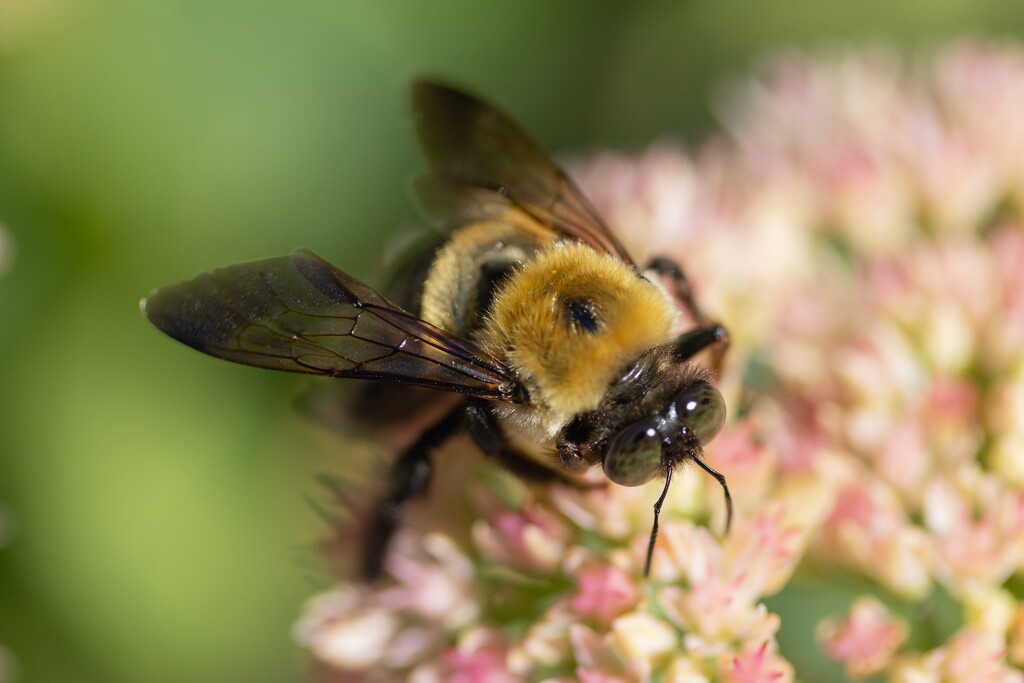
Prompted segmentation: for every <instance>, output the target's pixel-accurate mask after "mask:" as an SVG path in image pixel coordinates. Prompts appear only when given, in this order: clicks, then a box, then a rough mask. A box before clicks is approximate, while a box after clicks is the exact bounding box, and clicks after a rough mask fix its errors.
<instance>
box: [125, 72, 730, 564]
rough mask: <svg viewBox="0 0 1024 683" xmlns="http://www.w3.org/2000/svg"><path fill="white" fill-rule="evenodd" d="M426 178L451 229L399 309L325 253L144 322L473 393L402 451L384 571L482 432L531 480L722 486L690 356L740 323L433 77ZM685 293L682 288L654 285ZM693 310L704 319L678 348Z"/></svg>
mask: <svg viewBox="0 0 1024 683" xmlns="http://www.w3.org/2000/svg"><path fill="white" fill-rule="evenodd" d="M412 108H413V112H414V115H415V119H416V131H417V134H418V137H419V141H420V145H421V147H422V149H423V152H424V154H425V156H426V160H427V163H428V167H429V171H428V172H427V173H426V174H424V175H423V176H421V177H419V178H418V179H417V180H416V182H415V185H414V189H415V194H416V196H417V198H418V199H419V202H420V204H421V208H422V210H423V213H424V216H425V217H426V218H427V219H428V220H429V222H430V223H432V224H433V225H434V226H435V227H437V228H439V229H440V232H441V234H442V235H444V236H445V239H444V241H443V242H442V243H441V244H440V246H438V247H437V248H436V249H435V250H434V251H432V252H430V253H429V255H428V256H429V258H427V259H426V260H424V261H423V263H424V267H423V268H422V269H421V270H425V276H424V277H423V279H422V283H421V285H420V286H419V287H418V292H417V295H416V296H415V297H413V298H411V299H410V301H408V302H403V303H404V304H405V305H404V306H400V305H398V304H396V303H393V302H392V301H390V300H389V299H387V298H385V297H384V296H382V295H381V294H379V293H378V292H377V291H375V290H373V289H371V288H370V287H368V286H367V285H365V284H363V283H362V282H359V281H358V280H356V279H354V278H352V277H350V276H349V275H346V274H345V273H343V272H342V271H340V270H338V269H337V268H335V267H334V266H332V265H331V264H329V263H328V262H327V261H325V260H323V259H321V258H320V257H318V256H316V255H315V254H313V253H312V252H309V251H304V250H303V251H298V252H295V253H294V254H292V255H291V256H285V257H281V258H274V259H269V260H265V261H257V262H253V263H245V264H241V265H235V266H229V267H226V268H221V269H218V270H214V271H212V272H210V273H206V274H203V275H199V276H198V277H196V278H195V279H193V280H189V281H187V282H182V283H179V284H175V285H171V286H168V287H164V288H161V289H158V290H156V291H154V292H153V293H152V294H151V295H150V296H149V297H148V298H146V299H143V300H142V302H141V308H142V312H143V314H144V315H145V316H146V317H147V318H148V319H149V320H150V322H152V323H153V324H154V325H155V326H156V327H157V328H159V329H160V330H161V331H163V332H164V333H166V334H167V335H169V336H171V337H173V338H174V339H177V340H178V341H180V342H182V343H184V344H187V345H188V346H191V347H192V348H195V349H198V350H199V351H202V352H203V353H207V354H209V355H211V356H216V357H218V358H223V359H225V360H229V361H233V362H236V363H243V364H246V365H252V366H256V367H261V368H269V369H273V370H284V371H289V372H300V373H307V374H313V375H327V376H332V377H351V378H357V379H366V380H376V381H377V382H386V383H396V384H405V385H418V386H421V387H427V388H429V389H434V390H440V391H445V392H455V393H456V394H461V395H462V399H461V400H460V401H458V402H457V403H456V407H455V408H454V409H453V410H452V411H451V412H450V413H448V414H447V415H446V416H445V417H444V418H443V419H441V420H440V421H439V422H437V423H436V424H434V425H433V426H431V427H429V428H428V429H426V430H425V432H424V433H423V434H422V435H421V436H420V437H419V438H418V440H417V441H416V442H415V443H413V445H412V446H410V447H409V448H408V449H407V450H405V451H404V452H403V453H402V454H400V455H399V457H398V458H397V459H396V461H395V463H394V465H393V471H392V481H391V484H390V489H389V490H388V492H387V494H386V495H385V497H384V499H383V500H382V501H380V504H379V506H378V507H377V512H376V514H375V517H374V520H373V522H372V529H371V533H370V534H369V537H370V542H369V544H368V546H367V547H366V549H365V552H364V557H363V558H362V572H363V574H364V576H365V577H366V578H373V577H375V576H378V575H379V574H380V572H381V565H382V561H383V557H384V554H385V551H386V547H387V542H388V538H389V537H390V536H391V535H392V533H393V532H394V530H395V529H396V528H397V525H398V524H399V522H400V518H401V510H402V505H403V504H404V503H405V502H406V501H407V500H409V499H410V498H412V497H413V496H417V495H420V494H422V493H424V492H425V490H426V488H427V485H428V483H429V479H430V471H431V461H430V457H431V451H433V450H434V449H435V448H436V447H437V446H439V445H440V444H441V443H443V442H444V441H445V440H446V439H447V438H448V437H449V436H451V435H452V434H453V433H455V432H456V431H457V430H466V431H468V433H469V434H470V435H471V436H472V438H473V440H474V441H475V443H476V445H477V446H478V447H479V448H480V450H481V451H482V452H483V453H484V454H485V455H487V456H490V457H492V458H494V459H496V460H497V461H498V462H500V463H501V464H502V465H504V466H505V467H507V468H508V469H509V470H511V471H512V472H514V473H517V474H519V475H520V476H522V477H524V478H526V479H531V480H553V479H566V480H574V479H575V473H579V472H581V471H583V470H585V469H588V468H590V467H592V466H595V465H598V464H600V465H601V467H602V468H603V471H604V474H605V475H606V476H607V478H608V479H609V480H611V481H612V482H614V483H616V484H620V485H623V486H639V485H641V484H645V483H647V482H648V481H650V480H651V479H653V478H654V477H656V476H664V477H665V487H664V489H663V491H662V493H661V496H660V497H659V498H658V500H657V502H656V503H655V505H654V524H653V527H652V531H651V536H650V542H649V544H648V550H647V560H646V565H645V574H647V573H649V571H650V564H651V556H652V554H653V551H654V545H655V540H656V538H657V532H658V515H659V513H660V510H661V505H662V503H663V501H664V499H665V496H666V494H667V493H668V488H669V484H670V483H671V478H672V473H673V471H674V470H675V469H676V468H677V467H679V466H680V465H681V464H683V463H684V462H686V461H693V462H694V463H696V464H697V465H698V466H700V467H701V468H702V469H704V470H705V471H706V472H708V473H709V474H710V475H711V476H712V477H714V478H715V479H716V480H717V481H718V483H719V484H720V485H721V487H722V489H723V492H724V495H725V500H726V506H727V520H726V529H727V530H728V526H729V522H730V521H731V518H732V501H731V498H730V496H729V489H728V487H727V486H726V482H725V478H724V477H723V476H722V475H721V474H719V473H718V472H716V471H715V470H713V469H712V468H711V467H709V466H708V465H707V463H705V462H704V460H703V457H702V446H703V444H705V443H707V442H708V441H709V440H710V439H712V438H713V437H714V436H715V434H717V433H718V431H719V430H720V429H721V427H722V425H723V424H724V422H725V402H724V400H723V398H722V395H721V394H720V393H719V391H718V390H717V389H716V388H715V387H714V385H713V384H712V379H713V373H712V371H711V370H710V369H708V368H707V367H704V366H702V365H699V364H697V363H695V362H693V360H692V359H693V357H694V356H695V355H696V354H698V353H700V352H701V351H703V350H705V349H710V350H711V352H712V353H711V356H712V358H713V362H712V363H711V365H712V366H717V365H718V363H719V362H720V360H721V357H722V354H723V353H724V351H725V349H726V347H727V344H728V335H727V333H726V331H725V329H724V328H723V327H722V326H720V325H718V324H716V323H714V322H712V321H711V320H710V319H709V318H707V317H706V316H705V315H704V314H703V312H701V310H700V309H699V308H698V306H697V305H696V303H695V301H694V298H693V296H692V292H691V290H690V287H689V285H688V283H687V280H686V277H685V275H684V274H683V271H682V270H681V269H680V268H679V267H678V266H677V265H676V264H675V263H673V262H672V261H670V260H667V259H655V260H654V261H653V262H652V263H650V264H649V266H648V267H647V268H646V269H644V270H641V269H640V268H639V267H638V266H637V265H636V264H635V263H634V262H633V260H632V259H631V258H630V257H629V255H628V254H627V253H626V250H625V249H624V248H623V246H622V244H621V243H620V242H619V240H618V239H617V238H616V237H615V235H614V234H613V233H612V232H611V231H610V230H609V229H608V228H607V226H606V225H605V223H604V222H603V221H602V220H601V218H600V217H599V216H598V215H597V213H596V212H595V210H594V209H593V208H592V207H591V206H590V204H589V203H588V202H587V200H586V199H585V198H584V197H583V194H582V193H581V192H580V191H579V190H578V189H577V188H576V187H575V185H573V183H572V182H571V181H570V180H569V178H568V176H567V175H566V174H565V173H564V172H563V171H562V170H561V169H560V168H559V167H558V166H557V165H556V164H555V163H553V162H552V161H551V160H550V159H549V158H548V157H547V155H546V154H545V153H544V152H543V151H542V150H541V149H540V147H539V146H538V145H537V144H536V143H535V142H534V141H533V140H532V139H531V138H530V137H529V136H528V135H527V134H526V133H525V132H523V131H522V130H521V129H520V128H519V127H518V126H517V125H516V124H515V123H513V122H512V121H511V120H509V119H508V118H507V117H506V116H504V115H503V114H501V113H500V112H499V111H498V110H496V109H495V108H493V107H492V106H490V105H488V104H486V103H484V102H482V101H481V100H479V99H477V98H475V97H473V96H471V95H468V94H466V93H463V92H460V91H458V90H455V89H452V88H450V87H447V86H445V85H441V84H438V83H433V82H418V83H416V84H415V85H414V86H413V89H412ZM662 281H663V282H665V283H668V284H667V285H665V286H662V285H661V284H656V283H660V282H662ZM681 309H685V310H686V311H688V313H689V314H690V316H691V318H692V319H693V320H695V321H696V325H697V326H696V327H695V328H694V329H691V330H689V331H686V332H684V333H682V334H680V335H678V336H673V332H672V330H673V327H674V326H675V325H676V323H677V320H678V318H679V316H680V314H681Z"/></svg>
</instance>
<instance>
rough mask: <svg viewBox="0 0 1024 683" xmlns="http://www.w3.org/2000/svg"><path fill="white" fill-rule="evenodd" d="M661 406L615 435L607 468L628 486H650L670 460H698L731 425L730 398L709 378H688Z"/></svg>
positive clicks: (608, 451) (614, 478)
mask: <svg viewBox="0 0 1024 683" xmlns="http://www.w3.org/2000/svg"><path fill="white" fill-rule="evenodd" d="M678 389H679V390H678V391H677V392H676V393H674V394H672V395H671V397H670V398H669V399H668V401H667V402H666V403H663V405H662V407H661V409H660V410H658V411H657V412H655V413H654V414H648V415H647V416H646V417H641V418H640V419H637V420H635V421H632V422H629V423H627V424H626V425H624V426H623V427H621V428H620V429H619V431H618V432H617V433H616V434H615V435H614V436H612V437H611V439H610V441H609V442H608V446H607V448H606V449H605V453H604V459H603V461H602V466H603V467H604V473H605V475H606V476H607V477H608V478H609V479H611V480H612V481H613V482H615V483H616V484H620V485H622V486H640V485H641V484H646V483H647V482H649V481H650V480H651V479H653V478H654V477H655V476H656V475H658V474H659V473H664V469H665V464H666V463H672V462H678V461H679V460H682V459H683V458H686V457H688V456H689V457H693V458H695V459H696V458H697V457H699V454H700V449H701V446H702V445H703V444H705V443H707V442H708V441H710V440H711V439H713V438H714V437H715V435H716V434H718V432H719V430H721V429H722V425H724V424H725V400H724V399H723V398H722V394H721V393H720V392H719V391H718V389H716V388H715V387H714V386H713V385H712V384H711V383H710V382H708V381H707V380H706V379H703V378H702V379H687V380H686V381H685V382H684V383H683V384H682V386H680V387H678Z"/></svg>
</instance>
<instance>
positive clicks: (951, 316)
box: [296, 43, 1024, 683]
mask: <svg viewBox="0 0 1024 683" xmlns="http://www.w3.org/2000/svg"><path fill="white" fill-rule="evenodd" d="M1022 111H1024V51H1022V50H1021V49H1020V48H1018V47H1016V46H1013V45H986V44H979V43H961V44H956V45H953V46H950V47H947V48H945V49H941V50H938V51H935V52H933V53H931V54H929V55H927V56H922V57H921V58H919V59H917V60H908V59H905V58H902V57H900V56H899V55H897V54H895V53H894V52H891V51H888V50H886V49H882V48H875V49H860V50H850V51H843V52H837V53H832V54H822V53H816V54H803V53H798V52H792V53H787V54H782V55H779V56H777V57H775V58H774V59H772V60H770V61H768V62H766V63H765V64H764V65H763V66H762V67H761V68H759V69H758V70H757V72H756V74H755V75H754V76H753V77H751V78H750V79H749V80H747V81H745V82H743V83H739V84H737V85H736V86H734V87H733V88H732V90H730V91H729V92H728V93H727V94H726V96H725V97H723V98H722V100H721V118H722V121H723V131H722V132H721V133H720V134H719V135H717V136H716V137H714V138H713V139H711V140H710V141H709V142H708V143H707V144H706V145H704V146H703V147H701V148H700V149H699V150H697V151H695V152H693V153H686V152H685V151H683V150H681V149H678V148H676V147H673V146H670V145H667V144H658V145H655V146H654V147H652V148H651V149H649V150H647V151H646V152H644V153H643V154H640V155H639V156H621V155H613V154H600V155H597V156H595V157H594V158H592V159H589V160H587V161H585V162H582V163H580V164H579V165H578V166H577V168H576V169H575V171H576V173H575V175H576V177H577V178H578V180H579V182H580V184H581V185H582V186H583V187H584V189H585V191H586V192H587V193H588V194H589V196H591V197H593V198H594V201H595V204H596V205H597V208H598V210H599V212H600V213H601V214H602V215H604V216H605V217H606V218H607V219H608V221H609V222H610V223H611V224H612V225H614V226H616V228H617V230H618V231H619V234H620V235H621V236H622V239H623V240H624V241H625V243H626V244H627V247H628V248H629V249H630V250H631V252H632V253H633V254H634V256H635V257H636V259H637V261H638V262H644V261H645V260H646V259H647V258H649V257H650V256H653V255H656V254H657V255H667V256H670V257H674V258H676V259H678V260H679V261H680V262H681V263H682V264H683V265H684V267H686V269H687V271H688V275H689V277H690V280H691V281H692V283H693V285H694V287H695V289H696V294H697V298H698V300H699V301H700V302H701V303H702V305H703V306H704V307H705V309H706V310H708V311H709V312H710V313H711V314H712V315H713V317H714V318H715V319H717V320H720V321H722V322H723V323H724V324H725V325H726V326H727V327H728V328H729V330H730V333H731V338H732V339H733V345H732V347H731V349H730V351H729V355H728V358H727V363H726V368H725V370H724V372H723V374H722V375H721V376H720V377H719V378H718V380H717V381H718V383H719V385H720V387H721V388H722V390H723V393H724V394H725V396H726V399H727V402H728V405H729V407H730V418H729V422H728V424H727V425H726V427H725V429H724V430H723V432H722V433H721V434H720V435H719V436H718V437H717V438H716V439H715V440H714V441H713V442H712V443H711V444H709V445H708V447H707V457H708V460H709V463H710V464H711V465H712V466H713V467H715V468H716V469H718V470H719V471H721V472H722V473H723V474H724V475H725V476H726V478H727V479H728V481H729V483H730V488H731V489H732V493H733V498H734V501H735V506H736V519H735V521H734V525H733V530H732V532H731V533H730V534H729V535H727V536H723V535H721V529H722V527H723V525H724V506H723V505H722V502H721V497H720V496H721V494H720V491H719V489H718V487H717V485H716V484H715V482H714V481H713V480H711V479H710V478H709V477H707V476H706V475H704V474H703V473H702V472H700V471H699V470H696V468H690V470H688V471H685V472H681V473H680V476H679V477H678V480H677V481H676V482H674V484H673V487H672V488H671V490H670V492H669V495H668V498H667V500H666V501H665V506H664V509H663V512H662V531H661V536H660V537H659V540H658V544H657V547H656V549H655V552H654V558H653V565H652V571H651V577H650V578H649V579H644V578H643V566H644V557H645V552H646V547H647V541H648V534H649V532H650V525H651V521H652V514H653V513H652V505H653V503H654V501H655V500H656V499H657V497H658V494H659V493H660V487H661V483H660V482H654V483H652V484H650V485H648V486H642V487H637V488H624V487H619V486H614V485H611V486H607V487H604V488H590V489H586V488H571V487H566V486H547V487H527V486H525V485H523V484H521V483H519V482H516V481H515V480H514V479H512V478H511V477H509V476H506V475H505V474H503V473H500V472H498V471H497V470H496V466H495V465H493V464H492V463H487V462H482V461H481V460H480V458H479V456H477V455H475V454H474V452H473V450H472V449H471V448H468V447H467V445H466V443H465V442H462V441H457V442H453V443H452V444H451V446H450V448H449V451H450V453H445V454H442V457H441V458H439V463H438V478H439V479H441V480H445V479H451V480H458V481H459V482H460V485H459V486H446V487H445V493H446V495H445V496H440V497H438V496H432V497H427V498H425V499H424V500H420V501H417V502H416V503H414V505H413V513H412V514H411V515H410V518H411V519H412V523H411V524H410V525H409V526H408V528H406V529H405V530H404V531H403V532H401V533H400V535H399V536H398V538H397V539H396V542H395V544H394V547H393V549H392V550H391V551H390V553H389V556H388V557H387V559H386V563H385V569H386V575H387V576H386V578H385V580H384V581H382V582H381V583H380V584H379V585H373V586H367V585H361V584H358V583H343V584H341V585H340V586H338V587H337V588H335V589H334V590H332V591H331V592H328V593H326V594H324V595H322V596H320V597H318V598H315V599H314V600H313V601H311V602H310V604H309V605H308V606H307V608H306V611H305V614H304V616H303V618H302V620H301V621H300V622H299V624H298V625H297V627H296V635H297V638H298V639H299V640H300V641H301V642H303V643H304V644H306V645H307V646H308V647H309V648H310V649H311V650H312V652H313V653H314V655H315V656H316V657H317V659H318V660H319V661H320V662H322V663H323V664H324V671H325V672H327V674H326V678H325V680H405V679H408V680H413V681H423V682H427V681H442V680H443V681H533V680H545V681H572V680H581V681H586V682H588V683H590V682H592V683H596V682H602V683H603V682H611V681H641V682H646V681H653V680H671V681H683V682H693V683H697V682H704V681H737V682H738V681H780V682H783V683H784V682H787V681H793V680H796V679H797V678H798V677H799V676H800V671H799V666H800V665H801V664H806V663H807V662H812V663H813V662H815V661H818V662H819V664H818V665H820V661H823V660H828V659H831V660H834V661H835V662H837V663H838V664H837V666H838V665H840V664H841V666H842V667H843V668H844V669H845V672H846V675H847V677H849V678H858V677H867V676H886V677H887V678H888V680H891V681H907V682H910V681H961V680H972V681H1000V682H1002V681H1008V682H1009V681H1021V680H1024V678H1022V675H1021V673H1020V671H1019V670H1018V669H1016V668H1015V667H1020V666H1022V665H1024V602H1022V598H1024V581H1022V579H1024V576H1022V575H1024V217H1022V213H1021V207H1024V117H1022V116H1021V115H1020V112H1022ZM439 483H443V481H442V482H435V485H437V484H439ZM453 511H456V512H458V513H460V514H455V513H453ZM355 526H356V528H355V530H353V531H352V532H351V533H352V534H356V533H357V532H358V525H355ZM343 535H344V534H343ZM808 593H811V594H813V595H815V596H820V598H821V599H820V600H816V601H815V606H814V607H813V608H807V607H806V606H805V607H798V606H797V605H798V602H799V601H798V599H797V596H799V595H806V594H808ZM844 596H845V597H844ZM854 596H860V597H857V598H856V599H854ZM844 605H845V607H844ZM940 608H941V609H940ZM808 609H810V612H811V613H813V614H815V615H816V616H815V619H816V621H817V623H818V626H817V629H816V632H815V633H811V632H807V631H801V630H800V628H801V625H800V624H801V619H800V618H792V617H793V615H797V616H799V617H802V618H803V619H804V620H806V614H807V613H808ZM815 609H817V610H818V612H814V610H815ZM939 611H943V612H944V613H945V614H947V615H952V616H951V617H950V618H947V619H946V620H945V621H944V622H942V623H941V624H939V623H938V622H936V621H935V618H936V617H934V614H935V613H936V612H939ZM803 628H806V627H805V626H804V627H803ZM815 635H816V637H815ZM818 665H815V666H818ZM331 676H333V678H331Z"/></svg>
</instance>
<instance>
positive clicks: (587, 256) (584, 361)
mask: <svg viewBox="0 0 1024 683" xmlns="http://www.w3.org/2000/svg"><path fill="white" fill-rule="evenodd" d="M580 301H585V302H587V306H588V307H589V308H588V309H587V310H588V311H590V312H592V313H593V316H588V317H586V318H585V320H584V322H586V323H588V324H587V325H580V324H574V317H573V315H572V312H571V308H569V309H567V306H571V304H569V303H567V302H580ZM676 316H677V311H676V308H675V306H674V305H673V303H672V301H671V300H670V299H669V297H668V296H667V295H666V294H665V292H664V291H663V290H661V289H660V288H658V287H656V286H655V285H653V284H651V283H650V282H649V281H647V280H645V279H644V278H642V277H640V276H639V275H638V274H637V272H636V271H635V270H633V269H632V268H631V267H630V266H629V265H627V264H625V263H623V262H622V261H620V260H619V259H617V258H615V257H614V256H611V255H608V254H604V253H601V252H598V251H596V250H594V249H593V248H591V247H588V246H586V245H583V244H580V243H576V242H569V243H563V244H559V245H557V246H555V247H553V248H551V249H549V250H547V251H545V252H543V253H542V254H540V255H539V256H537V257H536V258H534V259H532V260H531V261H529V262H527V263H526V264H525V265H524V266H523V267H522V268H520V269H518V270H517V271H515V273H514V274H513V275H512V276H511V277H510V278H509V279H508V281H507V282H506V283H504V284H503V285H502V287H501V288H500V289H499V290H498V292H497V294H496V295H495V298H494V302H493V305H492V307H491V310H490V314H489V316H488V318H487V320H486V322H485V326H484V329H483V330H482V331H481V335H480V339H481V341H482V343H483V345H484V347H485V348H486V349H487V350H488V351H489V352H490V353H492V354H493V355H495V356H496V357H498V358H500V359H502V360H503V361H504V362H505V363H506V364H508V365H509V366H510V367H511V368H513V369H514V370H516V372H518V373H519V378H520V380H521V381H522V382H523V384H524V385H525V386H526V388H527V390H528V391H529V392H530V402H531V403H532V404H534V405H536V406H543V407H544V408H546V409H548V410H551V411H554V412H555V413H560V414H562V415H571V414H575V413H579V412H582V411H586V410H591V409H593V408H596V407H597V405H598V403H600V401H601V399H602V397H603V396H604V395H605V393H606V392H607V391H608V387H609V385H610V384H611V383H612V381H613V380H615V379H616V378H617V377H618V376H619V374H621V372H622V371H623V369H624V368H625V367H626V365H627V364H628V363H631V362H632V361H633V360H635V359H636V358H638V357H639V356H640V354H641V353H643V352H644V351H646V350H647V349H650V348H651V347H653V346H656V345H658V344H661V343H664V342H666V341H668V340H669V338H670V332H671V330H672V326H673V324H674V323H675V320H676ZM593 321H596V324H589V323H591V322H593ZM577 323H578V320H577ZM588 328H589V329H588Z"/></svg>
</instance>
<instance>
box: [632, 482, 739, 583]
mask: <svg viewBox="0 0 1024 683" xmlns="http://www.w3.org/2000/svg"><path fill="white" fill-rule="evenodd" d="M716 474H717V473H716ZM718 476H722V475H720V474H719V475H718ZM723 481H724V480H723ZM671 483H672V466H671V465H669V466H668V469H666V470H665V488H664V489H663V490H662V491H661V496H660V497H659V498H658V502H656V503H655V504H654V526H653V527H651V540H650V542H648V544H647V562H646V563H645V564H644V577H648V576H650V575H651V558H652V557H654V542H655V541H656V540H658V515H660V514H661V504H662V503H664V502H665V496H667V495H668V485H669V484H671Z"/></svg>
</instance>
